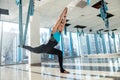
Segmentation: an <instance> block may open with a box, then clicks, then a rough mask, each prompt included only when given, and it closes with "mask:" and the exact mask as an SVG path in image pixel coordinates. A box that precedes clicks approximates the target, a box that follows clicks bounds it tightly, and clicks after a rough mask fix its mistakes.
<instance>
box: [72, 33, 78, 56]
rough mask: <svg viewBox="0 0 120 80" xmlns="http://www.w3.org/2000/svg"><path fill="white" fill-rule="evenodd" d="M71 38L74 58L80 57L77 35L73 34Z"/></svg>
mask: <svg viewBox="0 0 120 80" xmlns="http://www.w3.org/2000/svg"><path fill="white" fill-rule="evenodd" d="M71 37H72V46H73V49H72V56H79V51H78V40H77V34H76V33H72V34H71Z"/></svg>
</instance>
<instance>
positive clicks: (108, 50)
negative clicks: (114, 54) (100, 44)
mask: <svg viewBox="0 0 120 80" xmlns="http://www.w3.org/2000/svg"><path fill="white" fill-rule="evenodd" d="M104 39H105V45H106V46H105V47H106V53H110V45H109V39H108V34H104Z"/></svg>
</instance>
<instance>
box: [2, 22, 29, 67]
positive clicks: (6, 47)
mask: <svg viewBox="0 0 120 80" xmlns="http://www.w3.org/2000/svg"><path fill="white" fill-rule="evenodd" d="M0 28H1V30H0V33H1V34H0V36H1V37H0V41H1V42H0V46H1V47H0V54H1V56H0V58H1V64H2V65H7V64H16V63H19V62H22V61H24V60H26V59H28V56H27V55H26V53H25V54H24V55H23V54H22V53H20V52H19V48H18V45H19V26H18V24H15V23H9V22H1V26H0ZM20 56H22V57H20Z"/></svg>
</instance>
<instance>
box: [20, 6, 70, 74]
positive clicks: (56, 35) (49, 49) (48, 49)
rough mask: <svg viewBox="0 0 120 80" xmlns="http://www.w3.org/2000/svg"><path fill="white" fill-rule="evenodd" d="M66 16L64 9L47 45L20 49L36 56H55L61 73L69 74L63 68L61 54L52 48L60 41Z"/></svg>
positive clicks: (24, 46)
mask: <svg viewBox="0 0 120 80" xmlns="http://www.w3.org/2000/svg"><path fill="white" fill-rule="evenodd" d="M66 14H67V8H65V9H64V11H63V12H62V14H61V15H60V18H59V20H58V21H57V23H56V24H55V26H54V27H53V30H52V33H51V37H50V39H49V41H48V43H47V44H42V45H40V46H38V47H35V48H32V47H31V46H26V45H23V46H22V48H24V49H27V50H29V51H31V52H34V53H38V54H40V53H48V54H54V55H57V56H58V61H59V66H60V72H61V73H69V72H68V71H66V70H65V69H64V68H63V56H62V53H63V52H62V51H60V50H58V49H56V48H54V47H55V46H56V45H57V44H58V42H59V41H60V36H61V32H62V31H63V29H64V26H65V24H66Z"/></svg>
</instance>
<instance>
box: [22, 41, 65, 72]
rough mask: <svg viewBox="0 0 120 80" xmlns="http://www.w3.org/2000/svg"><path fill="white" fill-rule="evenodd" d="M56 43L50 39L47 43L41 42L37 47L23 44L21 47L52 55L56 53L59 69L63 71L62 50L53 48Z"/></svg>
mask: <svg viewBox="0 0 120 80" xmlns="http://www.w3.org/2000/svg"><path fill="white" fill-rule="evenodd" d="M55 45H57V42H55V41H50V40H49V42H48V43H47V44H43V45H41V46H38V47H34V48H33V47H31V46H25V45H24V46H23V48H25V49H27V50H29V51H31V52H35V53H38V54H40V53H48V54H53V55H57V56H58V61H59V66H60V71H61V72H63V71H64V68H63V55H62V51H60V50H58V49H56V48H54V46H55Z"/></svg>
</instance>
